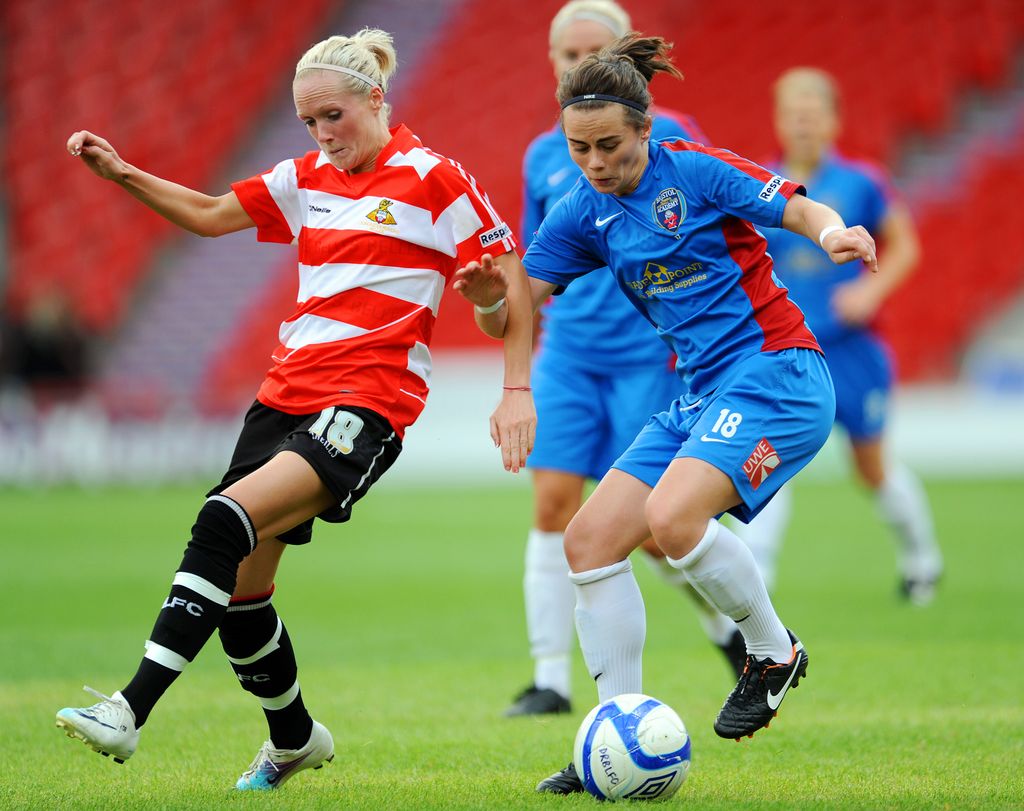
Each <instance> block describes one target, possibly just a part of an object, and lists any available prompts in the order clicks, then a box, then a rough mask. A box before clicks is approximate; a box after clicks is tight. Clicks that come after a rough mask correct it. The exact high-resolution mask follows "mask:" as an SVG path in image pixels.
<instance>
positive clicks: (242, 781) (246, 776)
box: [235, 721, 334, 791]
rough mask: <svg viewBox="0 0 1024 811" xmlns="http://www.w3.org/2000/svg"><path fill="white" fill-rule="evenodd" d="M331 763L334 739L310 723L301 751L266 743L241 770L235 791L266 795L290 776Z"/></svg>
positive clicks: (315, 723) (319, 724) (316, 725)
mask: <svg viewBox="0 0 1024 811" xmlns="http://www.w3.org/2000/svg"><path fill="white" fill-rule="evenodd" d="M332 760H334V739H333V738H332V737H331V733H330V732H328V731H327V727H325V726H324V725H323V724H321V723H318V722H317V721H314V722H313V732H312V733H311V734H310V736H309V741H308V742H307V743H306V745H305V746H303V747H302V748H301V749H275V748H274V743H273V741H266V742H265V743H264V744H263V746H261V747H260V751H259V752H257V753H256V758H255V759H254V760H253V762H252V763H251V764H249V768H248V769H246V770H245V772H244V773H243V774H242V776H241V777H239V778H238V782H237V783H235V788H237V789H240V790H242V791H270V790H271V789H275V788H280V786H281V785H282V784H283V783H284V782H285V781H286V780H288V779H289V778H290V777H291V776H292V775H295V774H298V773H299V772H301V771H302V770H303V769H320V768H322V767H323V765H324V764H325V763H330V762H331V761H332Z"/></svg>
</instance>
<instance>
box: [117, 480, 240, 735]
mask: <svg viewBox="0 0 1024 811" xmlns="http://www.w3.org/2000/svg"><path fill="white" fill-rule="evenodd" d="M255 544H256V535H255V532H254V530H253V527H252V522H251V521H250V520H249V516H248V515H246V513H245V510H243V509H242V507H241V506H240V505H239V504H238V503H237V502H235V501H233V500H231V499H230V498H227V497H226V496H213V497H211V498H210V499H208V500H207V502H206V503H205V504H204V505H203V508H202V509H201V510H200V511H199V517H198V518H197V519H196V523H195V526H193V527H192V540H191V541H189V544H188V547H187V548H186V549H185V556H184V557H183V558H182V561H181V566H180V567H179V569H178V572H177V574H175V576H174V581H173V583H172V585H171V592H170V594H169V595H168V596H167V599H166V600H164V604H163V606H162V608H161V611H160V613H159V615H157V618H156V624H155V625H154V626H153V632H152V633H151V634H150V636H149V641H148V642H147V643H146V655H145V658H143V660H142V663H141V664H140V665H139V669H138V671H137V672H136V673H135V676H134V677H133V678H132V680H131V681H130V682H129V683H128V685H127V686H126V687H125V688H124V689H123V690H122V691H121V695H123V696H124V697H125V699H126V700H127V701H128V704H129V706H131V708H132V712H134V713H135V726H136V728H138V727H141V726H142V725H143V724H144V723H146V719H147V718H149V713H150V712H151V711H152V709H153V707H154V706H155V705H156V703H157V701H159V700H160V697H161V696H162V695H163V694H164V692H165V691H166V690H167V688H168V687H170V686H171V684H172V683H173V682H174V680H175V679H176V678H177V677H178V676H179V674H180V673H181V671H183V670H184V669H185V666H186V665H187V664H188V663H189V662H191V661H192V660H193V659H194V658H195V657H196V655H197V654H198V653H199V651H200V650H202V647H203V645H205V644H206V641H207V640H208V639H209V638H210V636H211V635H212V634H213V632H214V630H215V629H216V628H217V626H218V625H220V622H221V618H222V617H223V616H224V612H225V610H226V609H227V605H228V601H229V600H230V599H231V593H232V592H233V591H234V589H235V579H236V577H237V576H238V564H239V563H241V562H242V560H243V559H244V558H245V556H246V555H248V554H249V553H250V552H251V551H252V549H253V548H254V547H255Z"/></svg>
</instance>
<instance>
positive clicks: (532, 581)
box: [523, 529, 576, 698]
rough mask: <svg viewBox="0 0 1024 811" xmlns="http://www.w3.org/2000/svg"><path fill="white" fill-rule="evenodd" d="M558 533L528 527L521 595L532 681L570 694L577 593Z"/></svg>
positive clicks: (560, 534)
mask: <svg viewBox="0 0 1024 811" xmlns="http://www.w3.org/2000/svg"><path fill="white" fill-rule="evenodd" d="M562 541H563V535H562V533H561V532H541V531H540V530H539V529H532V530H530V534H529V537H528V538H527V541H526V571H525V573H524V575H523V597H524V599H525V602H526V633H527V637H528V638H529V640H530V655H531V656H533V659H534V676H533V682H534V684H536V685H537V687H538V689H541V690H546V689H550V690H554V691H556V692H557V693H559V694H561V695H563V696H565V697H566V698H569V697H570V693H571V689H570V657H569V651H570V650H571V648H572V634H573V608H574V607H575V605H576V594H575V593H574V591H573V587H572V583H571V582H569V564H568V563H566V560H565V550H564V548H563V546H562Z"/></svg>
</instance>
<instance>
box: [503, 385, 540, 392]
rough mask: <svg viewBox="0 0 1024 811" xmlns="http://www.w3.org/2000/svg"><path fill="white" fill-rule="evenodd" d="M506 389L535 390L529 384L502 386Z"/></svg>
mask: <svg viewBox="0 0 1024 811" xmlns="http://www.w3.org/2000/svg"><path fill="white" fill-rule="evenodd" d="M502 388H503V389H504V390H505V391H533V389H532V388H530V387H529V386H502Z"/></svg>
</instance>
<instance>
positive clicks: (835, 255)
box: [822, 225, 878, 273]
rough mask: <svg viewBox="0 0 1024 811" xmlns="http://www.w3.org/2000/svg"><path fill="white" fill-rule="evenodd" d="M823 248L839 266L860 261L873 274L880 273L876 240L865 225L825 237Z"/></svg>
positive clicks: (855, 226)
mask: <svg viewBox="0 0 1024 811" xmlns="http://www.w3.org/2000/svg"><path fill="white" fill-rule="evenodd" d="M822 247H823V248H824V249H825V252H826V253H827V254H828V255H829V258H830V259H831V260H832V261H833V262H835V263H836V264H837V265H842V264H845V263H846V262H852V261H853V260H854V259H860V260H861V261H862V262H863V263H864V265H865V267H867V269H868V270H870V271H871V272H872V273H877V272H878V254H877V252H876V251H875V240H874V239H873V238H872V236H871V234H869V233H868V231H867V229H866V228H865V227H864V226H863V225H854V226H852V227H850V228H844V229H842V230H841V231H833V232H832V233H831V234H829V235H828V236H826V237H825V241H824V244H823V245H822Z"/></svg>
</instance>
